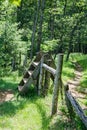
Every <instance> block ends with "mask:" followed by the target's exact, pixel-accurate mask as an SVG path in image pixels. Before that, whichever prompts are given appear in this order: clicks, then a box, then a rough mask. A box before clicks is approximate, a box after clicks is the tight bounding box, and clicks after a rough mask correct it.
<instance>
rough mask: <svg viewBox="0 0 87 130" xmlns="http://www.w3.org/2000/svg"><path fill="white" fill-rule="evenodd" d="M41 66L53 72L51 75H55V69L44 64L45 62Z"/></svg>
mask: <svg viewBox="0 0 87 130" xmlns="http://www.w3.org/2000/svg"><path fill="white" fill-rule="evenodd" d="M42 66H43V68H45V69H46V70H47V71H49V72H50V73H51V74H53V76H55V74H56V70H55V69H53V68H51V67H50V66H48V65H46V64H43V65H42Z"/></svg>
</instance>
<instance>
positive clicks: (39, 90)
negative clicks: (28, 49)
mask: <svg viewBox="0 0 87 130" xmlns="http://www.w3.org/2000/svg"><path fill="white" fill-rule="evenodd" d="M43 62H44V56H42V59H41V65H40V74H39V84H38V95H39V96H40V95H41V89H42V77H43V68H42V66H43Z"/></svg>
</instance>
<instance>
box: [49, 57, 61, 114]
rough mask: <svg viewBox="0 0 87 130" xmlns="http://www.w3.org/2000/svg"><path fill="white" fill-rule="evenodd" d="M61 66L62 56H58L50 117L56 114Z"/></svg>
mask: <svg viewBox="0 0 87 130" xmlns="http://www.w3.org/2000/svg"><path fill="white" fill-rule="evenodd" d="M62 65H63V54H59V55H58V64H57V69H56V75H55V80H54V91H53V100H52V112H51V114H52V115H54V114H56V112H57V104H58V95H59V87H60V80H61V74H62Z"/></svg>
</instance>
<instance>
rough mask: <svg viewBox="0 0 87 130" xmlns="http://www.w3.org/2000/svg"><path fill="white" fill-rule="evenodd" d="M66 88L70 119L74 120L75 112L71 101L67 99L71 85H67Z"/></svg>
mask: <svg viewBox="0 0 87 130" xmlns="http://www.w3.org/2000/svg"><path fill="white" fill-rule="evenodd" d="M64 87H65V101H66V105H67V108H68V113H69V116H70V118H71V119H73V118H74V117H75V112H74V110H73V107H72V104H71V102H70V101H69V99H68V97H67V92H68V91H69V85H68V84H66V85H65V86H64Z"/></svg>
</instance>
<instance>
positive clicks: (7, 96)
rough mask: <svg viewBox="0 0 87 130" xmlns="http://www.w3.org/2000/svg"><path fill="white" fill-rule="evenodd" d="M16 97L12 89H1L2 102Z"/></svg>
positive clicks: (0, 98)
mask: <svg viewBox="0 0 87 130" xmlns="http://www.w3.org/2000/svg"><path fill="white" fill-rule="evenodd" d="M13 97H14V94H13V92H12V90H7V91H0V104H1V103H3V102H5V101H9V100H11V99H12V98H13Z"/></svg>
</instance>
